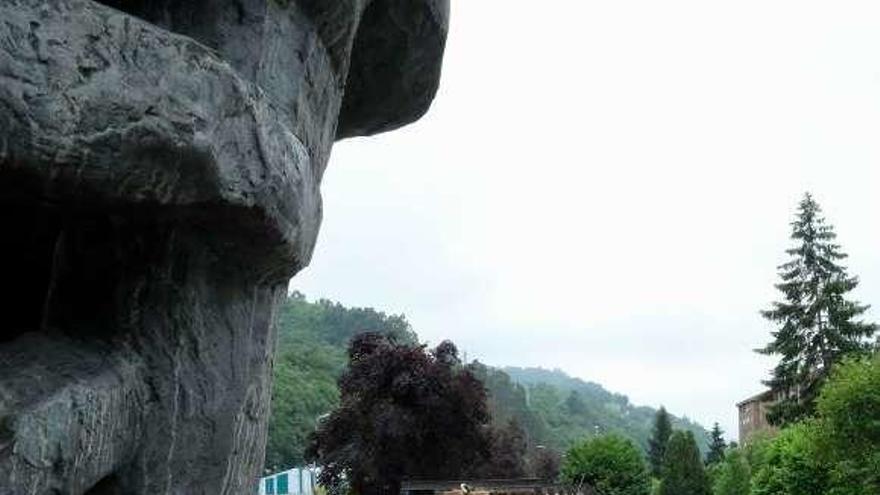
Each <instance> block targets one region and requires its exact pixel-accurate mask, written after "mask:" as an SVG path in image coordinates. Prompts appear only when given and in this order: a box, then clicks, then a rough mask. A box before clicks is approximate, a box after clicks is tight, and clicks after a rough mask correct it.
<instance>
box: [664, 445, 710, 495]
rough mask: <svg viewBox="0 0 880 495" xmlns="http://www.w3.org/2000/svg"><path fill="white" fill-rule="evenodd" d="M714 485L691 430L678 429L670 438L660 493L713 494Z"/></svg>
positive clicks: (674, 494)
mask: <svg viewBox="0 0 880 495" xmlns="http://www.w3.org/2000/svg"><path fill="white" fill-rule="evenodd" d="M711 494H712V486H711V483H710V481H709V476H708V475H707V474H706V469H705V468H704V467H703V460H702V459H701V458H700V449H699V448H697V442H696V440H694V434H693V433H691V432H689V431H688V432H684V431H676V432H675V433H673V434H672V436H671V437H670V438H669V444H668V446H667V448H666V458H665V459H664V461H663V476H662V478H661V480H660V490H659V495H711Z"/></svg>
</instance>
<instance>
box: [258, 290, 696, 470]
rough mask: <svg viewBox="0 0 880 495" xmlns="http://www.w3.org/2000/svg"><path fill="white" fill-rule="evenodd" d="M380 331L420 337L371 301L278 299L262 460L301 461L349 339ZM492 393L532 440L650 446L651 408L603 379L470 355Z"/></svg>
mask: <svg viewBox="0 0 880 495" xmlns="http://www.w3.org/2000/svg"><path fill="white" fill-rule="evenodd" d="M368 331H372V332H382V333H386V334H391V335H394V336H395V337H396V338H397V339H398V340H400V341H404V342H413V343H414V342H418V337H417V336H416V334H415V333H414V332H413V331H412V328H411V327H410V325H409V323H408V322H407V321H406V318H405V317H404V316H403V315H386V314H385V313H382V312H380V311H376V310H374V309H371V308H347V307H345V306H342V305H341V304H339V303H335V302H332V301H327V300H319V301H316V302H309V301H308V300H307V299H306V298H305V297H304V296H303V295H302V294H300V293H296V292H295V293H293V294H292V295H291V296H290V297H289V298H288V299H287V300H286V302H285V304H283V305H282V307H281V309H280V312H279V322H278V333H279V336H278V348H277V352H276V357H275V370H274V374H275V382H274V387H273V390H272V415H271V417H270V420H269V440H268V444H267V449H266V468H267V469H272V470H276V469H281V468H286V467H290V466H297V465H301V464H302V463H303V451H304V449H305V445H306V441H307V439H308V435H309V434H310V433H311V432H312V431H313V430H314V428H315V424H316V422H317V420H318V418H319V417H321V416H322V415H324V414H327V413H328V412H329V411H330V410H332V409H333V408H334V407H335V406H336V404H337V403H338V401H339V391H338V389H337V387H336V380H337V379H338V378H339V376H340V375H341V374H342V371H343V370H344V369H345V363H346V351H345V348H346V345H347V343H348V341H349V340H350V339H351V337H352V336H354V335H356V334H358V333H361V332H368ZM470 366H472V368H473V370H474V372H475V374H476V375H477V376H478V377H479V378H480V379H481V380H482V381H483V383H484V385H485V386H486V389H487V391H488V396H489V406H490V409H491V411H492V415H493V421H494V422H495V423H497V424H506V423H507V422H508V421H509V420H510V419H515V420H516V421H517V422H518V423H519V424H520V425H521V426H522V427H523V429H524V430H525V432H526V435H527V437H528V440H529V442H530V443H531V444H532V445H546V446H548V447H553V448H555V449H557V450H563V449H565V448H567V447H568V446H569V445H570V444H571V443H572V442H573V441H574V440H577V439H579V438H582V437H584V436H588V435H593V434H595V433H596V432H597V431H598V432H600V433H604V432H608V431H617V432H620V433H622V434H624V435H626V436H628V437H630V438H632V439H633V440H635V441H636V442H637V443H638V444H639V445H642V446H643V447H647V440H648V436H649V435H650V429H651V422H652V420H653V416H654V413H655V412H656V411H655V410H654V409H652V408H649V407H636V406H633V405H632V404H630V403H629V400H628V399H627V398H626V396H623V395H619V394H613V393H611V392H608V391H607V390H605V389H604V388H602V387H601V386H600V385H598V384H595V383H589V382H584V381H582V380H580V379H577V378H572V377H570V376H568V375H566V374H565V373H563V372H561V371H559V370H555V371H549V370H544V369H540V368H528V369H524V368H505V369H503V370H502V369H498V368H493V367H490V366H486V365H483V364H481V363H478V362H474V363H471V364H470ZM674 424H675V426H676V427H679V428H684V429H688V430H692V431H694V432H695V435H696V436H697V438H698V439H701V440H702V439H705V438H706V435H707V433H706V432H705V430H703V429H702V428H701V427H700V426H699V425H697V424H696V423H693V422H690V421H687V420H681V419H675V420H674Z"/></svg>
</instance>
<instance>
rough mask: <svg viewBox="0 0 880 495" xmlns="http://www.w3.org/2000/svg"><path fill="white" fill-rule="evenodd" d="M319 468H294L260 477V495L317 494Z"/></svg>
mask: <svg viewBox="0 0 880 495" xmlns="http://www.w3.org/2000/svg"><path fill="white" fill-rule="evenodd" d="M318 472H319V471H318V468H293V469H288V470H287V471H282V472H280V473H275V474H272V475H269V476H266V477H265V478H262V479H260V491H259V492H258V493H259V495H315V487H316V486H317V481H318Z"/></svg>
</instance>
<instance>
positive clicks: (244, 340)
mask: <svg viewBox="0 0 880 495" xmlns="http://www.w3.org/2000/svg"><path fill="white" fill-rule="evenodd" d="M448 16H449V5H448V0H299V1H296V0H193V1H187V2H182V1H178V0H107V1H104V2H100V3H99V2H94V1H91V0H2V1H0V221H2V223H3V226H4V232H5V237H4V242H3V243H0V273H3V275H4V282H5V283H6V286H7V287H8V288H11V289H12V291H13V294H12V295H11V296H9V297H7V298H6V299H5V301H4V303H5V305H6V307H5V308H4V313H5V317H4V323H3V327H2V329H0V495H7V494H9V495H12V494H14V495H18V494H58V493H62V494H80V493H92V494H117V493H118V494H123V493H124V494H201V493H205V494H207V493H210V494H217V493H222V494H237V493H252V492H253V490H254V487H255V481H256V478H257V476H258V474H259V470H260V468H261V466H262V461H263V451H264V447H265V436H266V420H267V416H268V404H269V397H270V376H271V363H272V356H273V351H274V341H275V333H274V329H273V322H274V311H275V307H276V303H277V301H278V300H279V298H281V297H283V295H284V291H285V289H286V284H287V281H288V279H289V278H290V277H291V276H293V275H294V274H295V273H296V272H297V271H298V270H299V269H301V268H302V267H304V266H305V265H306V264H307V263H308V261H309V259H310V256H311V253H312V250H313V248H314V243H315V238H316V236H317V231H318V227H319V225H320V219H321V206H320V204H321V203H320V195H319V183H320V178H321V175H322V173H323V170H324V167H325V166H326V163H327V160H328V158H329V155H330V149H331V146H332V144H333V141H334V140H335V139H337V138H340V137H347V136H354V135H365V134H372V133H376V132H381V131H385V130H390V129H393V128H396V127H399V126H401V125H404V124H406V123H408V122H411V121H413V120H415V119H417V118H418V117H419V116H421V115H422V114H423V113H424V112H425V111H426V109H427V108H428V106H429V104H430V102H431V99H432V98H433V95H434V93H435V91H436V89H437V82H438V80H439V73H440V72H439V71H440V61H441V58H442V53H443V45H444V40H445V35H446V30H447V22H448Z"/></svg>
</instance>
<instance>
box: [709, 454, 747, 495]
mask: <svg viewBox="0 0 880 495" xmlns="http://www.w3.org/2000/svg"><path fill="white" fill-rule="evenodd" d="M751 477H752V475H751V469H750V468H749V462H748V460H747V459H746V454H745V453H744V452H743V451H742V450H740V449H730V450H728V451H727V454H726V455H725V456H724V460H723V461H721V462H720V463H719V464H717V465H715V466H713V468H712V493H713V494H714V495H749V486H750V484H751Z"/></svg>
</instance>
